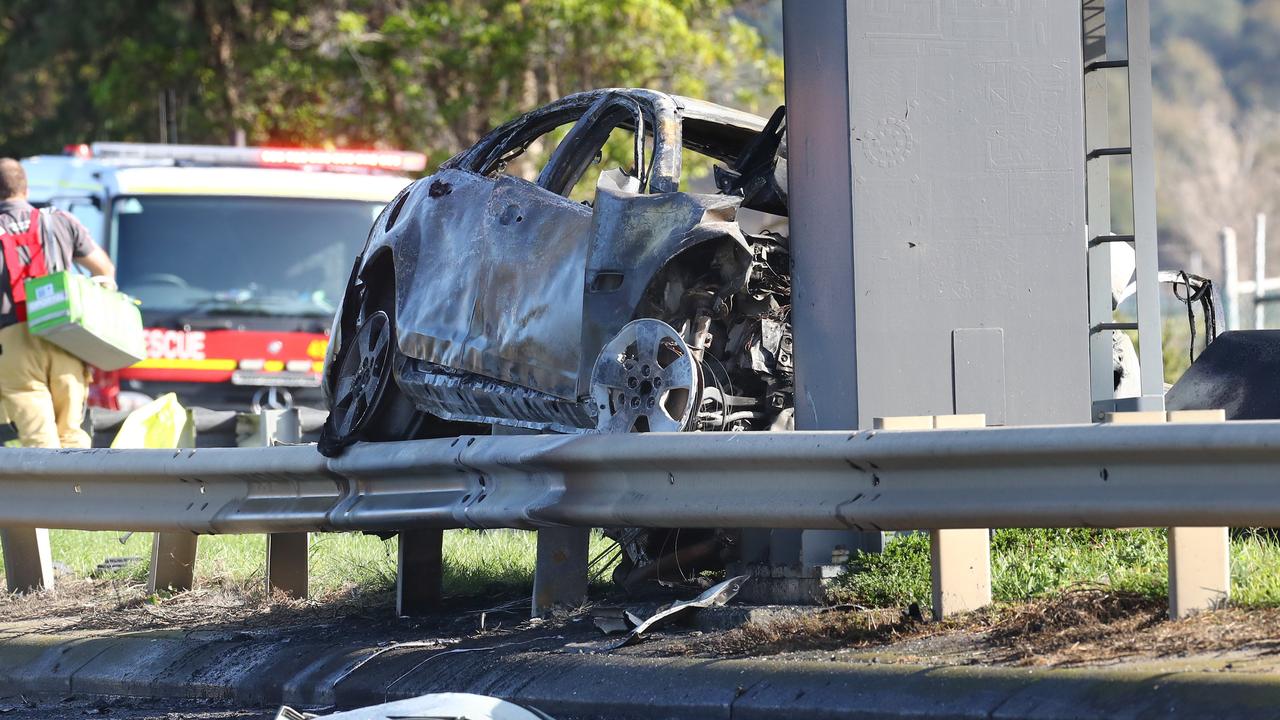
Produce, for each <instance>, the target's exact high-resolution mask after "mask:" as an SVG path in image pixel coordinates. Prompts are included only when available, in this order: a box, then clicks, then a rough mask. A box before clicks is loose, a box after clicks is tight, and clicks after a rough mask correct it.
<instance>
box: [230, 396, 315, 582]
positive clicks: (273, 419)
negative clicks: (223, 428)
mask: <svg viewBox="0 0 1280 720" xmlns="http://www.w3.org/2000/svg"><path fill="white" fill-rule="evenodd" d="M277 442H280V443H299V442H302V422H301V420H300V418H299V417H298V410H297V408H291V409H288V410H262V411H260V412H257V413H241V414H240V415H237V416H236V444H237V445H239V446H240V447H271V446H272V445H275V444H276V443H277ZM308 547H309V544H308V535H307V533H304V532H301V533H269V534H268V535H267V594H268V595H271V594H273V593H284V594H285V595H287V596H288V597H291V598H298V599H301V598H305V597H306V596H307V575H308V567H307V560H308V558H307V549H308Z"/></svg>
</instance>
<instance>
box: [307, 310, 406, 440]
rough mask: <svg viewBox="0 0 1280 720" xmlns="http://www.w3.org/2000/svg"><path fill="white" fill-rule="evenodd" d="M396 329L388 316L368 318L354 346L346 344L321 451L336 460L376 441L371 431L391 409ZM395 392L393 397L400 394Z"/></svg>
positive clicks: (374, 315) (341, 355)
mask: <svg viewBox="0 0 1280 720" xmlns="http://www.w3.org/2000/svg"><path fill="white" fill-rule="evenodd" d="M394 354H395V327H394V326H393V323H392V320H391V318H390V317H388V315H387V313H385V312H382V311H378V312H374V313H372V314H370V315H368V316H366V317H365V318H364V321H363V322H361V323H360V325H359V327H357V328H356V331H355V333H354V336H353V337H352V338H351V341H350V342H347V343H344V347H343V348H342V350H341V354H340V355H339V357H338V359H337V362H336V363H335V365H336V368H335V370H336V373H335V379H334V383H333V399H332V402H331V403H330V405H329V417H328V418H327V419H326V420H325V423H324V428H323V429H322V430H321V431H320V441H319V450H320V453H321V454H322V455H325V456H327V457H335V456H337V455H339V454H340V453H341V452H342V450H343V449H344V448H346V447H347V446H349V445H351V444H352V443H355V442H358V441H360V440H370V439H374V438H372V437H369V434H368V431H369V430H370V429H372V428H373V427H374V426H375V424H376V423H375V420H376V419H377V418H378V417H379V416H381V415H383V414H385V413H386V412H387V411H388V410H390V409H391V408H390V407H389V405H391V403H390V402H389V400H391V399H393V398H389V397H388V395H389V393H388V389H389V387H388V386H391V387H394V386H395V380H394V379H393V378H392V363H393V362H394V359H395V358H394ZM398 390H399V388H395V389H394V391H393V392H392V393H390V394H391V395H395V394H398Z"/></svg>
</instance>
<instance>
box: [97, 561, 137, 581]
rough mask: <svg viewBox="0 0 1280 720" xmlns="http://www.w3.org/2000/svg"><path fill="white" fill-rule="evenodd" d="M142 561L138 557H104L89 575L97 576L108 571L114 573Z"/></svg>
mask: <svg viewBox="0 0 1280 720" xmlns="http://www.w3.org/2000/svg"><path fill="white" fill-rule="evenodd" d="M141 562H142V558H140V557H109V558H105V559H104V560H103V561H102V562H100V563H98V566H97V567H95V568H94V569H93V572H91V573H89V577H93V578H98V577H102V576H103V575H107V574H109V573H114V572H117V571H120V570H124V569H125V568H130V567H133V566H134V565H138V564H140V563H141Z"/></svg>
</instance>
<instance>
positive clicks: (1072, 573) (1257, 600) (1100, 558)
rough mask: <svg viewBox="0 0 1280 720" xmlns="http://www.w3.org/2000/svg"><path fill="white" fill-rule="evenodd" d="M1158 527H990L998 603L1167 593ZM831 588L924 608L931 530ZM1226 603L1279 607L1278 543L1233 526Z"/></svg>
mask: <svg viewBox="0 0 1280 720" xmlns="http://www.w3.org/2000/svg"><path fill="white" fill-rule="evenodd" d="M1167 547H1168V546H1167V540H1166V533H1165V531H1164V530H1152V529H1142V530H1096V529H1069V530H1062V529H1036V530H996V531H995V533H993V535H992V539H991V582H992V596H993V598H994V600H996V601H997V602H1010V603H1011V602H1022V601H1027V600H1034V599H1039V598H1045V597H1049V596H1052V595H1057V594H1060V593H1062V592H1063V591H1064V590H1068V589H1071V588H1076V587H1082V586H1098V587H1106V588H1109V589H1110V590H1112V591H1116V592H1120V593H1126V594H1134V595H1137V596H1141V597H1147V598H1164V597H1166V596H1167V594H1168V590H1169V586H1168V582H1169V580H1168V550H1167ZM849 566H850V568H849V569H850V571H851V572H849V573H847V574H845V575H843V576H841V577H840V578H837V579H836V581H835V582H834V583H833V584H832V587H831V588H830V596H831V600H832V601H833V602H836V603H854V604H858V605H863V606H867V607H903V606H907V605H910V604H911V603H918V604H919V605H921V606H922V607H927V606H928V605H929V593H930V580H929V535H928V533H909V534H901V535H897V536H895V537H894V538H893V539H892V540H890V541H889V543H888V545H887V546H886V548H885V551H884V552H883V553H880V554H868V553H859V554H857V555H856V556H855V557H854V558H852V559H851V560H850V563H849ZM1231 602H1232V604H1234V605H1238V606H1261V607H1275V606H1280V542H1277V540H1276V539H1275V537H1274V536H1272V535H1270V534H1269V533H1267V532H1251V531H1238V532H1236V533H1234V534H1233V537H1232V542H1231Z"/></svg>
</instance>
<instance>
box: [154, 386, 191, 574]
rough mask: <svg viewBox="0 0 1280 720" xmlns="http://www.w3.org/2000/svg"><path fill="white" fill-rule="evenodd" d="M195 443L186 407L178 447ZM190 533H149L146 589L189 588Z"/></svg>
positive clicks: (185, 446)
mask: <svg viewBox="0 0 1280 720" xmlns="http://www.w3.org/2000/svg"><path fill="white" fill-rule="evenodd" d="M195 446H196V418H195V412H194V411H192V410H187V424H186V425H185V426H183V428H182V434H181V435H180V436H179V438H178V447H180V448H193V447H195ZM198 539H199V536H198V535H195V534H194V533H155V534H154V535H152V536H151V567H150V569H149V570H148V571H147V592H148V593H155V592H156V591H157V590H177V591H185V590H190V589H191V587H192V586H193V585H194V584H195V578H196V544H197V540H198Z"/></svg>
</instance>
